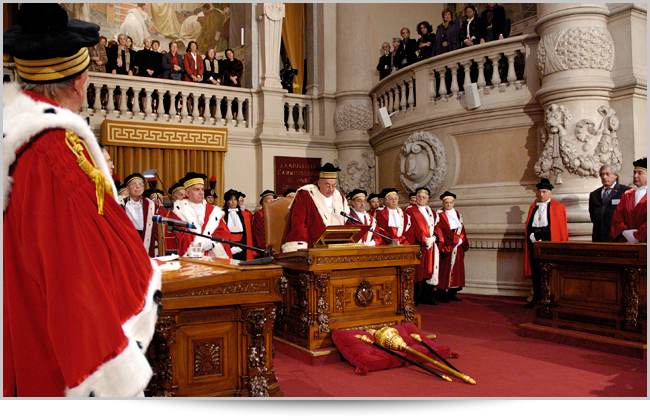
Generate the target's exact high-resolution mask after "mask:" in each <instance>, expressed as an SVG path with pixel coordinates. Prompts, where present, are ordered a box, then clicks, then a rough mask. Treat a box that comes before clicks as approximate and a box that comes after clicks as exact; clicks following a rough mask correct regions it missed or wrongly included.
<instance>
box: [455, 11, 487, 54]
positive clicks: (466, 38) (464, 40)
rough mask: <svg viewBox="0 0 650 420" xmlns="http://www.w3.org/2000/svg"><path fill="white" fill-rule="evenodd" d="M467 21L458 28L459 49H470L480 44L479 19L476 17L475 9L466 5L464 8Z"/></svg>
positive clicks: (481, 31) (481, 36)
mask: <svg viewBox="0 0 650 420" xmlns="http://www.w3.org/2000/svg"><path fill="white" fill-rule="evenodd" d="M465 16H466V17H467V19H466V20H465V22H463V26H461V28H460V39H461V47H471V46H472V45H474V44H478V43H480V42H481V39H482V38H483V23H482V22H481V18H480V17H478V16H476V7H474V5H473V4H468V5H467V6H466V7H465Z"/></svg>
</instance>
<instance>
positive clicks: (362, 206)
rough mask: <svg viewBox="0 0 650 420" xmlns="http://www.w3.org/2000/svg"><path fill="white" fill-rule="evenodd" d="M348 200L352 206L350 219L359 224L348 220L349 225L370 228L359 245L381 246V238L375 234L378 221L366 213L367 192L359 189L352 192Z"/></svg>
mask: <svg viewBox="0 0 650 420" xmlns="http://www.w3.org/2000/svg"><path fill="white" fill-rule="evenodd" d="M347 198H348V203H349V204H350V217H351V218H353V219H354V220H356V221H357V222H358V223H354V222H353V221H352V220H350V219H348V221H347V224H350V225H354V224H360V225H366V226H370V230H369V231H368V233H366V234H365V235H364V236H363V238H361V239H359V243H362V244H364V245H366V246H376V245H378V244H379V245H381V244H382V238H381V236H379V235H377V234H376V233H374V232H376V231H377V220H375V218H374V217H372V216H371V215H370V214H368V212H366V192H365V191H364V190H361V189H358V188H357V189H354V190H353V191H351V192H350V193H349V194H348V197H347Z"/></svg>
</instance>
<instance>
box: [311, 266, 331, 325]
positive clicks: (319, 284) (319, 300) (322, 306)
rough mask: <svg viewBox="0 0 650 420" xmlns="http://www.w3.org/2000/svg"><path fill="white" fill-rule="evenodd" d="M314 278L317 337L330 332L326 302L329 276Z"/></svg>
mask: <svg viewBox="0 0 650 420" xmlns="http://www.w3.org/2000/svg"><path fill="white" fill-rule="evenodd" d="M314 277H315V279H314V280H315V283H316V284H315V286H316V293H317V294H316V308H317V311H318V312H317V314H316V321H317V322H318V335H320V334H323V333H328V332H330V328H329V322H330V318H329V317H330V309H329V303H328V302H329V300H328V290H329V274H318V275H316V276H314Z"/></svg>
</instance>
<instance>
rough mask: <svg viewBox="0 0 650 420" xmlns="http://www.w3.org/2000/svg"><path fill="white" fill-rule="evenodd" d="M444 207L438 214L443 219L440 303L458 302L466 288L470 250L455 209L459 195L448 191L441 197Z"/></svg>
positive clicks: (439, 287) (438, 295) (460, 217)
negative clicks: (466, 272)
mask: <svg viewBox="0 0 650 420" xmlns="http://www.w3.org/2000/svg"><path fill="white" fill-rule="evenodd" d="M440 199H441V200H442V206H443V208H441V209H439V210H438V211H437V213H438V216H439V218H440V220H439V222H438V229H439V231H440V233H441V235H442V237H441V238H440V253H441V254H442V256H441V261H440V275H439V276H438V292H437V299H438V300H439V301H440V302H445V301H447V302H448V301H457V302H460V301H461V299H460V298H459V297H457V296H456V293H458V292H459V291H460V290H462V288H463V287H465V253H466V252H467V250H468V249H469V242H468V241H467V233H466V232H465V225H464V224H463V216H462V215H461V214H460V213H459V212H458V211H457V210H456V209H454V202H455V200H456V194H454V193H450V192H449V191H445V192H444V193H442V195H441V196H440Z"/></svg>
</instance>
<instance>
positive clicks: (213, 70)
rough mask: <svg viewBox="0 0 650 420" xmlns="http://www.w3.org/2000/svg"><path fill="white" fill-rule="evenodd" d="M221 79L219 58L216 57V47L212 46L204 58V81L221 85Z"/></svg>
mask: <svg viewBox="0 0 650 420" xmlns="http://www.w3.org/2000/svg"><path fill="white" fill-rule="evenodd" d="M221 79H222V77H221V74H219V60H217V59H216V57H215V52H214V48H210V49H209V50H208V52H207V54H206V55H205V58H204V59H203V83H208V84H213V85H217V86H219V85H220V84H221Z"/></svg>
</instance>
